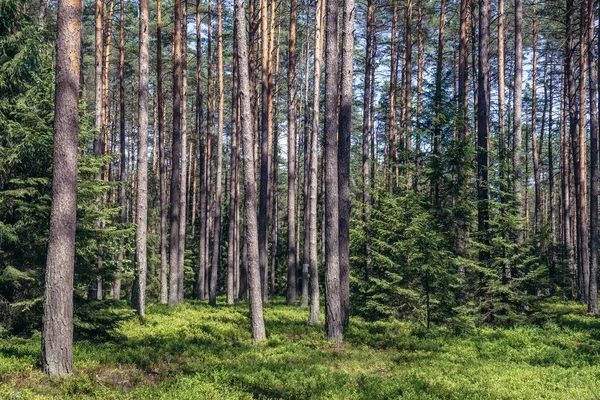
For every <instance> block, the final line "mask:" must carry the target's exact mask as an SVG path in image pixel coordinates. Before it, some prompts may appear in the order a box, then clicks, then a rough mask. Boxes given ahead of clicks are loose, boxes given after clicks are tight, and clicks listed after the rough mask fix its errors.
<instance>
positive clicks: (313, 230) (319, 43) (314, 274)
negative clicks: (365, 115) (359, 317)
mask: <svg viewBox="0 0 600 400" xmlns="http://www.w3.org/2000/svg"><path fill="white" fill-rule="evenodd" d="M315 14H316V15H315V20H316V27H315V66H314V76H315V78H314V91H313V121H312V132H311V137H310V156H309V165H310V167H309V168H310V179H309V188H308V190H309V200H308V204H309V206H308V209H309V211H308V212H309V213H310V217H309V218H310V219H309V221H310V222H309V227H308V229H309V234H308V237H309V243H308V246H309V260H310V311H309V317H308V324H309V325H318V324H320V315H319V308H320V305H319V266H318V256H317V186H318V183H319V182H318V178H317V164H318V159H317V157H318V154H317V140H318V135H317V134H318V131H319V102H320V97H321V96H320V87H321V67H322V65H321V64H322V57H323V24H324V22H325V15H324V14H325V0H317V9H316V13H315ZM305 245H306V243H305ZM305 268H306V267H305Z"/></svg>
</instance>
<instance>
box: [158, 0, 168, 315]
mask: <svg viewBox="0 0 600 400" xmlns="http://www.w3.org/2000/svg"><path fill="white" fill-rule="evenodd" d="M156 38H157V39H156V82H157V83H156V88H157V92H158V137H159V139H158V147H159V149H158V158H159V161H158V164H159V166H158V169H159V174H160V176H159V191H160V302H161V303H162V304H167V302H168V297H169V286H168V285H169V282H168V279H167V272H168V268H169V267H168V263H167V193H166V190H167V188H166V185H167V167H166V159H165V142H166V140H165V131H166V130H165V105H164V102H165V101H164V100H165V98H164V94H163V86H162V0H157V1H156Z"/></svg>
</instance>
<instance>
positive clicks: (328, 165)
mask: <svg viewBox="0 0 600 400" xmlns="http://www.w3.org/2000/svg"><path fill="white" fill-rule="evenodd" d="M338 13H339V6H338V2H337V0H328V1H327V17H326V20H327V27H326V40H327V52H326V58H325V60H326V61H325V134H324V152H325V168H324V183H325V226H324V228H323V230H324V231H325V267H326V271H325V332H326V333H327V339H329V340H332V341H334V342H335V343H336V344H338V345H340V344H341V343H342V332H343V320H342V310H341V302H340V300H341V299H340V247H339V232H340V231H339V222H340V221H339V186H338V118H337V109H338V100H339V86H338V85H339V76H338Z"/></svg>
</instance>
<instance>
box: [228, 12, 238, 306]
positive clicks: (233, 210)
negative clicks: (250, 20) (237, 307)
mask: <svg viewBox="0 0 600 400" xmlns="http://www.w3.org/2000/svg"><path fill="white" fill-rule="evenodd" d="M237 29H238V27H237V25H236V23H235V20H234V22H233V36H234V37H236V36H237ZM239 65H240V64H239V61H238V58H237V44H236V41H235V40H234V41H233V69H232V75H233V76H232V84H231V85H232V86H231V168H230V179H229V184H230V189H229V191H230V199H229V228H228V233H227V243H228V244H227V304H233V301H234V298H235V296H237V290H236V289H237V281H238V280H237V279H236V275H237V274H236V262H237V258H236V257H238V254H237V238H236V230H237V229H238V225H239V223H238V220H237V209H238V207H237V202H238V188H237V173H238V165H237V164H238V68H239ZM238 258H239V257H238Z"/></svg>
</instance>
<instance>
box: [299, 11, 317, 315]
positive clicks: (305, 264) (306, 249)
mask: <svg viewBox="0 0 600 400" xmlns="http://www.w3.org/2000/svg"><path fill="white" fill-rule="evenodd" d="M317 9H318V4H317V7H315V14H316V11H317ZM306 24H307V26H308V25H309V24H310V2H307V3H306ZM315 40H316V39H315ZM309 62H310V32H309V34H308V35H307V36H306V67H305V73H304V87H305V90H304V103H305V106H304V137H303V147H304V182H303V185H304V186H303V189H304V191H303V194H304V201H303V203H304V210H303V211H304V213H303V236H304V237H303V246H302V247H303V251H302V298H301V300H300V306H301V307H307V306H308V286H309V282H308V281H309V266H310V245H309V244H310V177H311V172H310V157H311V152H312V146H311V144H310V143H311V136H309V121H308V119H309V107H308V102H309V98H308V92H309V86H308V80H309V75H310V74H309V69H310V66H309ZM313 94H314V92H313ZM313 118H314V115H313ZM313 122H314V121H313Z"/></svg>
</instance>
